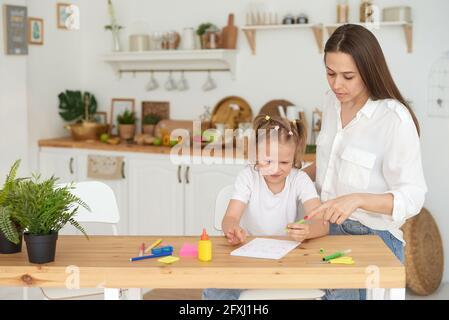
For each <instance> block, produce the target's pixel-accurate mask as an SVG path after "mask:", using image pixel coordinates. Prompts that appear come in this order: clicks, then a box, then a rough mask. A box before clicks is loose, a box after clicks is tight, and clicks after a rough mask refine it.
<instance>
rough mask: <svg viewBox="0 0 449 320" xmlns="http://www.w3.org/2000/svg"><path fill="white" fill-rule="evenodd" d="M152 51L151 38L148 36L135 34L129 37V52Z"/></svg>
mask: <svg viewBox="0 0 449 320" xmlns="http://www.w3.org/2000/svg"><path fill="white" fill-rule="evenodd" d="M148 50H150V36H149V35H147V34H133V35H130V36H129V51H133V52H141V51H148Z"/></svg>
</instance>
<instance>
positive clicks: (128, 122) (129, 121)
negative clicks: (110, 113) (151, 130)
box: [117, 110, 137, 140]
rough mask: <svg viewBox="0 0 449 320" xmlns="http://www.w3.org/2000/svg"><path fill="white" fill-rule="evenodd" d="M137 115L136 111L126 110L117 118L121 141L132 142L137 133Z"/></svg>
mask: <svg viewBox="0 0 449 320" xmlns="http://www.w3.org/2000/svg"><path fill="white" fill-rule="evenodd" d="M136 120H137V119H136V113H135V112H134V111H129V110H125V111H124V112H123V113H122V114H120V115H118V116H117V122H118V131H119V136H120V139H122V140H131V139H133V138H134V134H135V133H136Z"/></svg>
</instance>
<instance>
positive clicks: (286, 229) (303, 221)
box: [285, 219, 306, 232]
mask: <svg viewBox="0 0 449 320" xmlns="http://www.w3.org/2000/svg"><path fill="white" fill-rule="evenodd" d="M305 223H306V220H304V219H302V220H299V221H296V222H293V224H305ZM285 231H286V232H288V228H285Z"/></svg>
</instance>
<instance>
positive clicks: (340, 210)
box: [305, 194, 362, 224]
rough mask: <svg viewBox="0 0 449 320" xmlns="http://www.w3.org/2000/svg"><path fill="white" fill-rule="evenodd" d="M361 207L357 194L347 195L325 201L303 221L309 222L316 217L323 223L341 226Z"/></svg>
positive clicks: (360, 200)
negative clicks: (319, 217) (320, 218)
mask: <svg viewBox="0 0 449 320" xmlns="http://www.w3.org/2000/svg"><path fill="white" fill-rule="evenodd" d="M361 206H362V199H361V197H360V196H359V195H358V194H348V195H345V196H342V197H338V198H335V199H333V200H329V201H326V202H325V203H323V204H322V205H321V206H319V207H318V208H316V209H314V210H312V212H310V214H309V215H308V216H307V217H305V219H306V220H310V219H312V218H313V217H315V216H317V215H318V216H321V217H322V219H323V220H324V223H328V222H330V223H336V224H342V223H343V222H345V221H346V220H347V219H348V218H349V217H350V216H351V215H352V213H353V212H354V211H355V210H357V209H358V208H360V207H361Z"/></svg>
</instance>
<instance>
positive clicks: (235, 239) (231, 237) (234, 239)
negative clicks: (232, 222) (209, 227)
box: [225, 226, 248, 246]
mask: <svg viewBox="0 0 449 320" xmlns="http://www.w3.org/2000/svg"><path fill="white" fill-rule="evenodd" d="M247 235H248V234H247V233H246V230H245V229H243V228H241V227H240V226H233V227H231V228H229V229H228V230H226V231H225V237H226V239H228V243H229V244H230V245H232V246H237V245H239V244H241V243H244V242H245V240H246V236H247Z"/></svg>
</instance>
